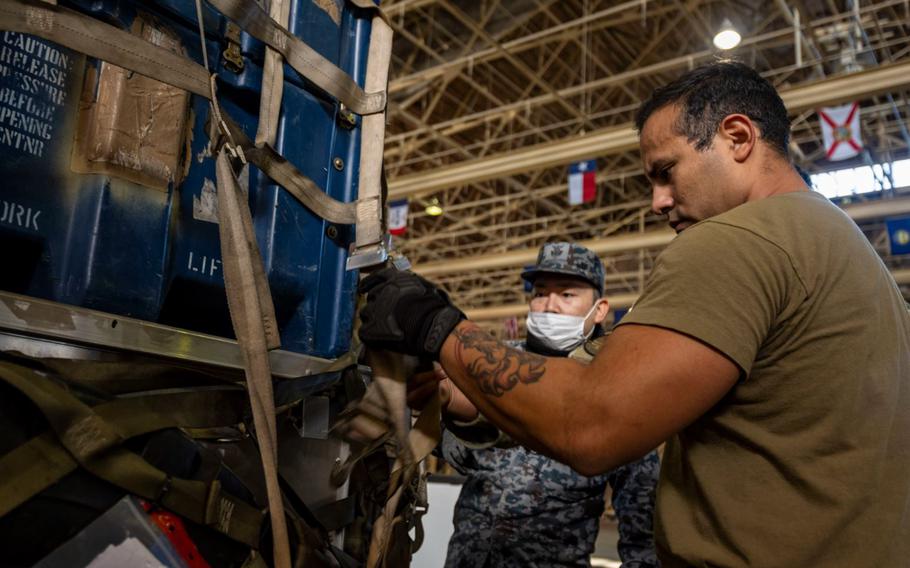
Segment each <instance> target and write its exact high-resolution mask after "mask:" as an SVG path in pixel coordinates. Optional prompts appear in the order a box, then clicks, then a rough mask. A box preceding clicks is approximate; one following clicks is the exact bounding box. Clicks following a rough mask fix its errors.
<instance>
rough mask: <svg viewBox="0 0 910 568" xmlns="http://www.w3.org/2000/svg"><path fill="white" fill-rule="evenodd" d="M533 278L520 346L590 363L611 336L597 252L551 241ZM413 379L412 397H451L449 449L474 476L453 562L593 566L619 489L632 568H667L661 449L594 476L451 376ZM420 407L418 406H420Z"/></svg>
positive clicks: (623, 547)
mask: <svg viewBox="0 0 910 568" xmlns="http://www.w3.org/2000/svg"><path fill="white" fill-rule="evenodd" d="M522 278H524V279H525V280H526V281H528V282H530V283H531V284H532V286H533V292H532V295H531V298H530V301H529V306H528V307H529V312H528V318H527V330H528V334H527V339H526V341H525V342H522V343H520V344H519V345H518V347H521V348H522V349H524V350H527V351H530V352H533V353H537V354H540V355H547V356H551V357H552V356H557V357H572V358H575V359H580V360H583V361H590V360H591V359H592V358H593V356H594V354H595V353H596V352H597V350H598V349H599V347H600V340H601V339H602V337H603V336H604V331H603V328H602V327H601V322H603V321H604V319H605V318H606V316H607V312H608V310H609V304H608V302H607V300H606V298H604V297H603V289H604V266H603V263H602V262H601V261H600V259H599V258H598V257H597V255H595V254H594V253H593V252H591V251H590V250H588V249H586V248H584V247H582V246H580V245H577V244H572V243H547V244H545V245H544V246H543V247H542V248H541V249H540V253H539V255H538V260H537V265H536V266H534V267H533V268H532V269H530V270H527V271H525V272H524V273H523V274H522ZM439 378H441V377H440V376H436V377H435V379H434V378H433V377H432V376H425V378H424V379H423V380H419V379H418V380H417V381H412V384H411V394H410V401H411V402H412V404H414V406H418V407H419V406H420V404H419V402H417V401H419V400H421V399H423V398H424V397H425V395H426V394H428V393H429V392H432V390H433V389H435V388H439V389H440V390H441V391H442V392H441V394H442V395H443V400H444V401H446V403H445V406H446V412H444V418H445V424H446V431H445V433H444V436H443V442H442V453H443V456H444V457H445V459H446V461H448V462H449V463H450V464H452V466H453V467H455V468H456V469H457V470H458V471H459V472H461V473H462V474H464V475H466V476H467V480H466V481H465V484H464V486H463V488H462V491H461V495H460V496H459V499H458V503H457V504H456V507H455V515H454V524H455V532H454V534H453V536H452V539H451V540H450V541H449V549H448V555H447V558H446V567H447V568H453V567H471V568H475V567H483V566H496V567H501V566H503V567H510V566H515V567H518V566H521V567H525V566H590V555H591V553H592V552H593V550H594V543H595V540H596V539H597V532H598V529H599V519H600V515H601V513H602V512H603V508H604V492H605V490H606V487H607V485H608V484H609V485H610V486H611V488H612V497H611V498H612V504H613V508H614V509H615V511H616V515H617V518H618V520H619V543H618V550H619V555H620V557H621V559H622V561H623V566H624V567H626V568H645V567H651V566H658V562H657V557H656V553H655V549H654V540H653V532H652V523H653V521H652V512H653V508H654V489H655V487H656V484H657V478H658V470H659V460H658V457H657V454H656V453H655V452H652V453H651V454H649V455H647V456H645V457H644V458H642V459H641V460H639V461H637V462H633V463H631V464H627V465H624V466H621V467H619V468H617V469H615V470H613V471H611V472H608V473H607V474H604V475H599V476H595V477H585V476H582V475H580V474H578V473H577V472H575V471H574V470H573V469H571V468H570V467H569V466H567V465H565V464H562V463H560V462H557V461H555V460H553V459H551V458H548V457H546V456H543V455H541V454H538V453H536V452H534V451H532V450H530V449H527V448H524V447H521V446H516V445H514V444H513V443H511V442H510V441H509V440H508V438H507V437H505V436H503V435H501V434H500V433H499V432H498V430H496V429H495V428H493V427H492V426H490V425H489V424H488V423H486V422H485V421H484V420H483V417H482V416H479V415H478V413H477V410H476V408H474V406H473V405H472V404H471V403H470V401H468V400H467V398H466V397H465V396H464V395H463V394H462V393H461V392H460V391H458V389H457V388H456V387H454V385H453V384H452V383H451V381H448V380H446V379H445V378H442V381H440V382H439V386H438V387H437V386H436V381H437V380H439ZM415 403H416V404H415Z"/></svg>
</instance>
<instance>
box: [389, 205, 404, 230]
mask: <svg viewBox="0 0 910 568" xmlns="http://www.w3.org/2000/svg"><path fill="white" fill-rule="evenodd" d="M388 211H389V232H390V233H392V234H393V235H403V234H404V232H405V231H407V230H408V200H407V199H398V200H396V201H390V202H389V210H388Z"/></svg>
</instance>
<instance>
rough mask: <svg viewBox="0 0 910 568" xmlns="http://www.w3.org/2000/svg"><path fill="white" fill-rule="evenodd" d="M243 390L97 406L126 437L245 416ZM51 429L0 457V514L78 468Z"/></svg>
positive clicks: (153, 397)
mask: <svg viewBox="0 0 910 568" xmlns="http://www.w3.org/2000/svg"><path fill="white" fill-rule="evenodd" d="M245 398H246V394H245V393H244V391H243V390H241V389H237V390H223V389H222V390H201V391H192V392H189V391H188V392H180V393H173V392H171V393H164V394H158V393H153V394H148V395H144V396H142V397H130V398H122V399H118V400H115V401H112V402H107V403H104V404H100V405H98V406H96V407H94V408H92V410H93V411H94V412H96V413H97V414H98V416H100V417H101V418H102V419H103V420H104V421H106V422H107V423H109V424H111V425H113V426H114V427H115V428H116V429H117V431H118V433H119V434H120V435H121V436H122V437H123V438H124V439H130V438H133V437H135V436H139V435H142V434H147V433H149V432H155V431H157V430H163V429H165V428H210V427H214V426H224V425H227V424H238V423H240V422H241V421H242V419H243V409H244V405H243V403H244V400H245ZM78 465H79V464H78V463H77V462H76V460H75V459H73V457H72V456H70V454H69V453H68V452H67V451H66V450H65V449H64V448H63V447H62V446H61V445H60V444H59V442H58V441H57V436H55V435H54V433H53V432H47V433H45V434H42V435H40V436H37V437H35V438H32V439H31V440H29V441H28V442H26V443H24V444H22V445H21V446H19V447H18V448H16V449H14V450H13V451H11V452H9V453H8V454H6V455H5V456H3V457H2V458H0V479H3V484H2V485H0V517H2V516H4V515H6V514H7V513H9V512H10V511H12V510H13V509H15V508H16V507H18V506H19V505H21V504H22V503H25V502H26V501H28V500H29V499H31V498H32V497H34V496H35V495H37V494H38V493H40V492H41V491H44V490H45V489H47V488H48V487H50V486H51V485H52V484H54V483H56V482H57V481H59V480H60V479H63V477H64V476H66V475H67V474H69V473H70V472H72V471H73V470H75V469H76V468H77V467H78Z"/></svg>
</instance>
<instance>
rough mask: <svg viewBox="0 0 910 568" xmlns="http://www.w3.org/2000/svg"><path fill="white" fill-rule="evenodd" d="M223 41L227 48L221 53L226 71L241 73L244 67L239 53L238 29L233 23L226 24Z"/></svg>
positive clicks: (241, 54)
mask: <svg viewBox="0 0 910 568" xmlns="http://www.w3.org/2000/svg"><path fill="white" fill-rule="evenodd" d="M224 39H225V41H226V42H227V46H226V47H225V48H224V51H223V52H222V53H221V56H222V57H223V58H224V67H225V68H226V69H227V70H228V71H232V72H234V73H240V72H241V71H243V65H244V63H243V53H242V52H241V51H240V27H239V26H238V25H237V24H235V23H233V22H228V23H227V26H226V27H225V29H224Z"/></svg>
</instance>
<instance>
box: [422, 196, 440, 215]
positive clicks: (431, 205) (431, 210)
mask: <svg viewBox="0 0 910 568" xmlns="http://www.w3.org/2000/svg"><path fill="white" fill-rule="evenodd" d="M423 211H424V213H426V214H427V215H430V216H431V217H439V216H440V215H442V206H441V205H440V204H439V200H438V199H436V198H435V197H434V198H433V199H431V200H430V201H429V202H428V203H427V207H426V209H424V210H423Z"/></svg>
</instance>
